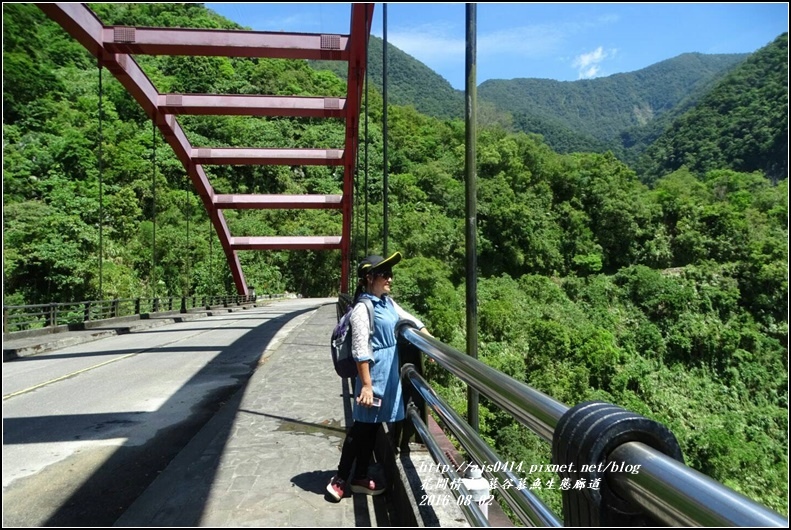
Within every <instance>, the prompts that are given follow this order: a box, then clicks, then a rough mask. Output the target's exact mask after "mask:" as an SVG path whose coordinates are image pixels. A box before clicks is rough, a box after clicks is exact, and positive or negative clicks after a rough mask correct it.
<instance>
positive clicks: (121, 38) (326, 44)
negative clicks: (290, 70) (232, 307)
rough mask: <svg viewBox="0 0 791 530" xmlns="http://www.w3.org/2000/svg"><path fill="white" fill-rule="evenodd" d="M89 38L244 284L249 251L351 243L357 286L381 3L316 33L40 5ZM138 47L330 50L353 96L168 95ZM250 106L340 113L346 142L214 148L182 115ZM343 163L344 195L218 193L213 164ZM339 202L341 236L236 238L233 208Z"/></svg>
mask: <svg viewBox="0 0 791 530" xmlns="http://www.w3.org/2000/svg"><path fill="white" fill-rule="evenodd" d="M36 5H37V6H38V7H39V9H41V10H42V11H43V12H44V13H45V14H46V15H47V16H48V17H49V18H51V19H52V20H54V21H55V22H57V23H58V24H60V26H61V27H62V28H63V29H64V30H66V32H67V33H68V34H69V35H71V36H72V37H73V38H75V39H76V40H77V41H78V42H80V43H81V44H82V45H83V46H84V47H85V48H86V49H87V50H88V51H89V52H90V53H91V54H93V56H94V57H96V58H97V61H98V63H99V65H100V66H101V67H106V68H107V69H108V70H109V71H110V73H112V74H113V75H114V76H115V77H116V79H118V80H119V81H120V82H121V84H122V85H123V86H124V88H125V89H126V90H127V91H128V92H129V93H130V94H131V95H132V97H134V98H135V100H136V101H137V102H138V104H140V106H141V107H142V108H143V110H144V111H145V112H146V114H147V115H148V116H149V117H150V118H151V119H152V120H153V121H154V123H155V124H156V126H157V128H158V129H159V131H160V132H161V134H162V135H163V137H164V138H165V140H166V141H167V142H168V144H169V145H170V147H171V148H172V149H173V151H174V153H175V154H176V156H177V157H178V159H179V160H180V161H181V163H182V164H183V166H184V168H185V169H186V171H187V174H188V175H189V177H190V180H191V181H192V183H193V185H194V186H195V189H196V191H197V192H198V195H199V196H200V198H201V200H202V201H203V205H204V207H205V208H206V211H207V213H208V214H209V218H210V219H211V222H212V225H213V226H214V230H215V231H216V232H217V235H218V238H219V240H220V244H221V245H222V248H223V251H224V253H225V257H226V260H227V261H228V265H229V267H230V269H231V274H232V276H233V280H234V284H235V285H236V289H237V291H238V292H239V293H240V294H244V295H247V294H249V293H248V287H247V282H246V281H245V277H244V272H243V271H242V267H241V263H240V261H239V257H238V254H237V251H239V250H336V249H340V250H341V285H340V292H347V289H348V285H349V271H350V267H351V227H352V205H353V191H354V185H353V180H354V170H355V161H356V157H357V140H358V136H359V118H360V103H361V98H362V89H363V82H364V80H365V70H366V67H367V65H366V45H367V43H368V38H369V36H370V32H371V22H372V20H373V12H374V4H372V3H371V4H352V5H351V22H350V25H349V33H348V34H343V35H338V34H310V33H283V32H261V31H240V30H217V29H206V30H203V29H183V28H149V27H145V28H141V27H131V26H105V25H104V24H102V22H101V21H100V20H99V18H98V17H97V16H96V15H95V14H94V13H93V11H91V10H90V9H89V8H88V7H87V5H86V4H72V3H53V4H47V3H39V4H36ZM133 54H135V55H182V56H193V57H194V56H224V57H249V58H254V57H258V58H261V57H266V58H281V59H322V60H335V61H345V62H347V63H348V77H347V90H346V97H345V98H338V97H302V96H294V97H284V96H268V95H228V94H161V93H159V92H158V90H157V89H156V87H155V86H154V85H153V83H152V82H151V80H150V79H149V78H148V77H147V76H146V74H145V73H144V72H143V70H142V69H141V68H140V66H139V65H138V64H137V62H136V61H135V60H134V57H133ZM179 114H187V115H248V116H278V117H316V118H336V119H342V120H344V122H345V130H346V134H345V141H344V145H343V146H338V148H336V149H268V148H249V147H229V148H205V147H195V146H193V145H191V144H190V142H189V141H188V139H187V136H186V134H185V132H184V130H183V129H182V128H181V126H180V125H179V123H178V120H177V115H179ZM208 164H211V165H223V164H224V165H290V166H292V165H324V166H343V190H342V195H263V194H245V195H242V194H232V195H226V194H218V193H215V191H214V189H213V187H212V185H211V183H210V182H209V179H208V178H207V175H206V173H205V171H204V170H203V165H208ZM271 208H288V209H314V208H324V209H336V210H338V209H339V210H341V211H342V215H343V221H342V233H341V235H329V236H326V235H325V236H299V237H297V236H283V237H271V236H270V237H234V236H233V235H232V234H231V233H230V231H229V229H228V224H227V223H226V220H225V216H224V215H223V210H224V209H271Z"/></svg>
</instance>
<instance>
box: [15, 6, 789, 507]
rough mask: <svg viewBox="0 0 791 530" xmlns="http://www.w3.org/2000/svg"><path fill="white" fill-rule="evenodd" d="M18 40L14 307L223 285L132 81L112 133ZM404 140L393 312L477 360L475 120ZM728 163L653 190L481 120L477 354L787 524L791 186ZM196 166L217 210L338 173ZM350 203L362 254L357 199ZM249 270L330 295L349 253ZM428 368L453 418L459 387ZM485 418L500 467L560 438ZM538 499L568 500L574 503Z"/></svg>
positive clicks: (19, 13) (82, 81) (285, 229)
mask: <svg viewBox="0 0 791 530" xmlns="http://www.w3.org/2000/svg"><path fill="white" fill-rule="evenodd" d="M91 6H92V8H93V9H95V10H96V12H97V13H98V15H99V17H100V18H101V19H102V20H103V21H104V22H105V23H106V24H139V25H145V26H162V25H170V26H183V27H235V26H234V25H233V24H232V23H230V22H228V21H226V20H223V19H221V18H220V17H217V16H216V15H214V14H213V13H211V12H209V11H207V10H205V9H204V8H202V7H201V6H200V4H176V3H174V4H91ZM3 38H4V48H3V54H4V57H3V59H4V67H3V68H4V72H3V75H4V92H3V101H4V114H3V135H4V147H3V155H4V157H3V174H4V179H3V186H4V195H3V210H4V219H3V222H4V225H3V235H4V249H3V250H4V252H3V268H4V304H21V303H48V302H56V301H76V300H90V299H97V298H99V297H102V298H105V299H108V298H115V297H119V298H127V297H136V296H151V295H152V294H157V295H159V296H169V295H181V294H198V295H202V294H220V292H222V291H223V290H226V291H227V292H230V289H231V287H232V282H231V280H230V273H229V271H228V267H227V265H226V263H225V258H224V256H223V255H222V252H221V251H220V249H219V245H218V244H217V242H216V237H215V236H214V234H213V233H212V231H211V227H210V224H209V223H208V220H207V218H206V213H205V211H204V210H203V208H202V206H201V204H200V202H199V201H198V199H197V198H196V197H195V193H194V190H193V189H192V187H191V184H190V183H189V179H188V178H187V176H186V175H185V174H184V169H183V167H182V166H181V164H180V163H179V162H178V160H177V159H176V158H175V156H174V155H173V153H172V152H170V150H169V148H168V147H167V144H166V143H165V142H164V141H163V139H162V138H161V137H158V134H157V133H155V130H156V129H155V127H153V125H152V123H151V121H150V119H148V118H147V117H146V116H145V114H144V113H143V112H142V111H141V110H140V109H139V108H138V106H137V104H136V103H135V102H134V100H133V99H132V98H131V97H130V96H129V95H127V94H126V92H125V91H124V89H123V87H121V85H120V84H119V83H118V82H117V81H116V80H115V79H114V78H113V77H112V75H110V74H109V73H108V72H106V71H105V72H104V73H103V77H102V87H103V88H102V93H101V94H102V97H101V105H102V107H101V108H102V114H101V122H100V119H99V118H100V114H99V110H98V109H99V103H100V91H99V71H98V68H97V66H96V61H95V60H94V59H93V58H92V57H91V56H90V55H89V54H88V53H87V52H86V51H85V50H83V49H82V47H81V46H80V45H79V44H78V43H76V42H74V41H73V40H72V39H71V38H70V37H68V36H67V35H66V34H65V32H63V30H62V29H61V28H60V27H59V26H57V25H56V24H54V23H52V22H50V21H49V20H48V19H47V18H46V17H45V16H44V15H43V14H42V13H41V12H40V11H39V10H38V8H36V7H35V6H33V5H32V4H4V5H3ZM138 60H139V62H140V63H141V65H142V67H143V68H144V70H145V71H146V72H147V74H148V76H149V77H150V78H151V79H152V81H153V82H154V83H155V84H156V86H157V88H158V89H159V91H160V92H209V93H211V92H226V93H251V94H306V95H343V94H345V88H346V87H345V83H344V81H343V80H341V79H339V78H338V76H337V75H335V73H333V72H331V71H329V70H315V69H313V68H311V67H310V66H309V65H308V64H307V63H306V62H303V61H284V60H264V59H262V60H251V59H227V58H184V57H181V58H179V57H140V58H138ZM761 64H764V63H761ZM765 64H769V63H765ZM772 64H773V63H772ZM755 68H760V67H759V66H755ZM755 75H756V76H759V77H765V76H768V75H769V74H768V73H758V70H756V74H755ZM754 97H755V98H756V99H760V98H763V97H764V93H763V92H761V91H758V92H756V93H755V94H754ZM369 99H370V100H369V101H368V102H367V110H368V112H367V114H368V119H369V124H368V131H369V132H368V137H367V138H363V140H364V143H363V145H362V146H361V154H362V153H363V152H367V155H368V158H369V160H370V164H369V175H368V178H367V181H368V185H369V188H368V196H369V204H368V207H369V215H368V218H369V221H370V222H369V227H368V231H369V233H370V240H371V242H372V248H371V251H374V252H380V251H381V247H380V241H381V240H382V226H383V219H382V173H383V172H382V168H383V161H382V145H383V138H382V127H381V120H382V114H383V113H382V97H381V93H380V92H379V91H378V90H376V88H375V87H371V89H370V97H369ZM728 101H729V104H730V105H733V107H732V108H731V109H729V110H727V111H726V110H725V109H723V111H722V112H723V113H724V114H725V115H728V116H733V117H736V116H738V117H739V119H740V120H747V119H748V116H749V113H746V112H745V110H744V109H743V108H742V107H741V106H740V105H743V104H744V101H742V100H740V99H737V98H734V99H729V100H728ZM750 101H752V100H750ZM775 103H776V102H773V101H766V102H765V103H764V105H766V106H767V107H770V106H773V105H775ZM751 108H752V107H751ZM757 108H763V107H757ZM773 112H774V111H773ZM187 118H190V119H187ZM756 120H759V118H756ZM179 121H180V123H181V124H182V126H183V127H184V129H185V131H186V134H187V135H188V137H189V138H190V141H191V142H192V143H193V144H194V145H202V146H215V147H221V146H251V147H257V146H260V147H280V146H282V147H301V146H308V145H310V146H322V145H326V146H327V147H328V148H329V147H334V146H338V145H342V144H343V127H342V126H341V125H340V124H339V123H336V122H334V121H332V120H325V121H321V120H315V119H282V118H278V119H267V118H252V117H240V116H231V117H194V116H193V117H186V116H181V117H179ZM749 123H763V122H761V121H755V122H753V121H750V122H749ZM774 123H775V122H774V121H770V122H769V124H768V125H767V126H768V127H773V126H774V125H773V124H774ZM100 128H101V131H102V132H101V139H102V143H101V145H102V149H101V151H100V149H99V145H100V142H99V140H100ZM361 130H363V125H362V124H361ZM772 134H775V135H776V134H782V131H779V130H778V131H772ZM785 134H787V125H786V133H785ZM388 135H389V138H388V151H389V183H390V190H389V201H390V210H389V228H390V233H389V248H390V250H400V251H401V252H402V253H403V254H404V256H405V260H404V261H403V262H402V263H401V264H399V266H398V268H397V271H396V278H395V283H394V292H395V296H396V297H397V299H398V300H399V301H400V302H402V303H403V304H404V305H405V306H406V307H408V308H410V309H411V310H413V311H415V312H416V313H417V314H419V315H420V316H421V317H422V318H423V319H424V320H425V322H426V323H427V325H428V327H429V329H430V330H431V332H432V333H433V334H434V335H435V336H436V337H437V338H438V339H440V340H442V341H444V342H446V343H449V344H451V345H453V346H455V347H456V348H458V349H460V350H462V351H463V350H464V349H465V329H464V326H465V314H466V313H465V308H464V301H465V293H464V289H465V287H464V285H465V271H464V264H465V259H464V252H465V241H464V223H465V194H464V138H465V131H464V123H463V122H462V121H461V120H458V119H456V120H445V119H440V118H436V117H430V116H427V115H425V114H423V113H421V112H419V111H417V110H415V108H413V107H412V106H400V105H392V106H391V107H389V109H388ZM768 137H770V138H774V137H775V136H772V135H769V136H768ZM100 152H101V153H102V158H101V160H100V159H99V153H100ZM729 154H731V153H730V152H727V151H726V152H723V157H724V158H722V159H707V164H708V165H706V166H701V167H700V168H697V167H696V166H694V165H693V164H692V162H693V160H692V158H691V159H690V160H689V161H688V162H687V165H686V166H685V167H679V168H678V169H672V170H670V169H668V170H661V169H659V171H660V174H658V175H657V177H656V180H655V182H654V183H653V185H652V186H651V187H650V188H649V187H648V186H646V185H645V184H643V183H641V182H640V180H639V179H638V176H637V173H636V172H635V171H634V170H633V169H631V168H630V167H629V166H627V165H626V164H624V163H623V162H622V161H620V160H618V159H617V158H616V156H614V155H613V154H611V153H605V154H601V153H592V152H578V153H573V154H565V153H558V152H557V151H556V150H553V149H552V148H551V147H550V146H549V145H548V144H547V143H546V142H545V141H544V140H543V139H542V138H541V137H540V136H538V135H528V134H524V133H514V132H510V131H508V130H506V129H504V128H503V127H500V126H498V125H489V126H481V127H480V128H479V135H478V139H477V157H478V213H477V220H478V248H479V255H478V263H479V266H480V271H479V285H478V290H479V291H478V300H479V307H478V314H479V355H480V358H481V360H483V361H484V362H486V363H488V364H490V365H492V366H494V367H495V368H497V369H499V370H502V371H504V372H506V373H508V374H509V375H511V376H513V377H515V378H517V379H519V380H521V381H525V382H527V383H528V384H530V385H532V386H534V387H535V388H537V389H540V390H541V391H543V392H545V393H547V394H549V395H551V396H552V397H554V398H556V399H558V400H560V401H562V402H564V403H567V404H576V403H579V402H581V401H584V400H587V399H602V400H606V401H610V402H612V403H615V404H618V405H621V406H623V407H626V408H628V409H631V410H634V411H636V412H639V413H641V414H644V415H646V416H648V417H650V418H654V419H656V420H658V421H660V422H663V423H665V424H666V425H667V426H668V427H669V428H670V429H671V430H672V431H673V432H674V433H675V435H676V436H677V437H678V439H679V442H680V444H681V446H682V449H683V452H684V456H685V460H686V462H687V463H688V464H689V465H691V466H692V467H694V468H696V469H698V470H700V471H702V472H704V473H706V474H708V475H710V476H712V477H713V478H715V479H716V480H719V481H721V482H723V483H724V484H726V485H728V486H730V487H732V488H734V489H736V490H737V491H740V492H742V493H744V494H745V495H747V496H749V497H751V498H753V499H756V500H758V501H759V502H762V503H764V504H766V505H768V506H770V507H771V508H773V509H775V510H777V511H779V512H780V513H782V514H784V515H786V516H787V515H788V504H787V503H788V350H787V347H788V187H787V179H786V178H781V179H779V180H777V181H776V182H774V181H772V180H771V179H769V178H767V176H766V175H765V174H764V173H763V172H761V171H749V172H739V171H735V170H734V169H733V167H735V166H733V165H732V164H733V163H734V161H735V160H736V158H733V159H729V158H728V155H729ZM733 155H734V156H735V157H736V156H741V155H740V154H739V153H733ZM690 156H691V155H690ZM693 158H694V157H693ZM717 160H722V162H721V165H717V164H716V163H715V162H716V161H717ZM100 162H101V163H100ZM693 167H694V168H695V170H694V171H693V170H692V169H691V168H693ZM205 169H206V172H207V175H208V178H209V181H210V182H211V183H212V185H213V186H214V187H215V188H216V189H217V191H218V192H225V193H231V192H233V193H248V192H249V193H293V194H304V193H339V192H340V188H341V180H342V175H341V174H340V172H338V171H333V168H326V167H319V166H310V167H307V166H306V167H282V168H281V167H255V166H249V167H248V166H244V167H211V166H207V167H206V168H205ZM100 175H101V179H102V186H103V194H102V195H100V192H99V177H100ZM363 182H364V179H363V177H362V175H361V176H360V178H359V181H358V186H362V183H363ZM360 196H362V194H360ZM355 211H356V214H357V222H356V223H355V227H354V237H355V243H357V244H358V245H357V246H356V248H357V249H358V255H356V256H355V259H356V258H360V257H362V256H361V255H360V254H361V253H362V250H361V245H360V244H359V243H360V241H361V230H362V228H363V227H362V221H363V219H364V218H363V212H364V203H362V202H358V204H357V206H356V210H355ZM226 216H227V219H228V225H229V228H230V231H231V233H232V234H234V235H248V234H255V235H265V234H266V235H314V234H338V233H340V232H341V230H340V228H341V226H340V225H341V218H340V215H339V214H338V213H337V212H324V211H316V210H310V211H300V212H298V211H290V210H273V211H256V210H240V211H227V212H226ZM100 227H103V230H104V233H103V234H104V235H103V241H104V242H103V245H104V256H105V257H104V273H103V274H104V278H103V286H104V287H103V289H104V290H103V292H101V293H100V291H99V284H100V280H99V266H98V257H99V248H100V247H99V244H100V238H99V229H100ZM154 229H155V232H156V237H154ZM152 253H153V256H152ZM239 255H240V260H241V262H242V267H243V270H244V272H245V275H246V277H247V279H248V281H249V283H251V284H252V285H254V286H255V287H256V290H257V292H258V293H270V292H272V293H274V292H282V291H284V290H289V291H293V292H298V293H300V294H302V295H304V296H332V295H336V294H337V286H338V284H339V277H340V255H339V253H338V252H312V251H294V252H254V251H245V252H240V253H239ZM429 370H431V371H432V373H430V376H431V379H432V381H433V382H434V384H436V385H437V386H438V388H439V389H440V391H441V392H442V394H443V395H444V396H445V397H446V398H447V399H448V400H449V401H451V402H452V403H453V404H454V406H456V408H457V410H459V411H460V412H461V413H462V414H463V413H464V411H466V405H465V404H464V399H465V389H464V387H463V386H462V385H461V384H460V383H459V382H458V381H457V380H455V378H453V377H451V376H449V375H448V374H446V373H442V371H441V370H440V369H439V368H438V367H437V366H429ZM480 414H481V430H482V434H483V436H484V437H485V438H486V439H487V440H488V441H489V442H491V443H492V444H493V446H495V447H496V448H497V450H498V452H499V453H500V454H501V455H502V456H503V458H504V459H506V460H514V461H524V462H525V463H538V462H549V448H548V446H547V444H545V443H543V442H541V441H540V440H538V439H537V438H536V437H535V436H533V435H531V434H530V433H529V432H528V431H527V429H526V428H524V427H522V426H520V425H519V424H517V423H516V422H515V421H514V420H512V419H511V418H510V417H509V416H508V415H507V414H504V413H502V412H500V411H498V410H497V407H494V406H492V405H491V404H490V403H488V402H487V401H486V400H485V399H482V402H481V413H480ZM546 478H548V477H546ZM536 493H537V494H539V495H541V496H542V497H544V498H545V499H546V500H547V501H548V502H549V503H550V505H551V506H553V507H555V508H557V507H558V506H559V502H560V501H559V491H557V490H546V489H545V490H543V491H538V492H536Z"/></svg>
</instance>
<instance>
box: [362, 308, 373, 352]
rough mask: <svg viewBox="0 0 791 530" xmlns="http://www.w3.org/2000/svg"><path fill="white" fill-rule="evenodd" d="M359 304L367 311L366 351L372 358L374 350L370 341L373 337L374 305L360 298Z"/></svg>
mask: <svg viewBox="0 0 791 530" xmlns="http://www.w3.org/2000/svg"><path fill="white" fill-rule="evenodd" d="M360 302H362V303H363V305H365V307H366V309H368V351H369V352H370V353H371V358H373V356H374V350H373V348H372V347H371V339H372V338H373V336H374V304H373V303H372V302H371V300H370V299H369V298H365V297H363V298H360Z"/></svg>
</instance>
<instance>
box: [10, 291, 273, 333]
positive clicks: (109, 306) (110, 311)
mask: <svg viewBox="0 0 791 530" xmlns="http://www.w3.org/2000/svg"><path fill="white" fill-rule="evenodd" d="M284 296H285V295H258V296H255V295H224V296H181V297H176V296H171V297H163V298H158V297H157V298H119V299H114V300H89V301H83V302H62V303H51V304H32V305H4V306H3V334H4V335H5V334H7V333H15V332H26V331H27V332H31V333H36V332H38V333H54V332H56V331H58V330H60V329H62V328H63V327H69V326H72V327H73V326H79V325H83V326H84V325H85V324H87V323H89V322H93V321H97V320H108V319H116V318H122V317H134V316H137V317H140V316H142V315H148V314H152V313H166V312H172V311H178V312H180V313H187V312H189V311H192V310H198V309H211V308H216V307H231V306H237V305H242V304H247V303H253V302H255V301H256V300H258V299H262V298H281V297H284Z"/></svg>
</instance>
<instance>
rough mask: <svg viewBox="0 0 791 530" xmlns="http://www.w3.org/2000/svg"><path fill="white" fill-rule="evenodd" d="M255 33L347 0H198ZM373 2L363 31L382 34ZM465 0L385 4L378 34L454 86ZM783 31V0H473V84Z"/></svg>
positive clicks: (575, 71) (315, 24)
mask: <svg viewBox="0 0 791 530" xmlns="http://www.w3.org/2000/svg"><path fill="white" fill-rule="evenodd" d="M204 5H205V6H206V7H207V8H209V9H211V10H213V11H215V12H216V13H218V14H220V15H222V16H224V17H225V18H228V19H230V20H232V21H234V22H236V23H238V24H240V25H241V26H244V27H246V28H249V29H253V30H256V31H286V32H303V33H348V32H349V21H350V14H351V9H350V5H351V4H348V3H342V4H332V3H324V4H309V3H246V4H214V3H206V4H204ZM382 6H383V4H375V7H374V20H373V28H372V33H373V34H374V35H376V36H378V37H382V34H383V32H382V30H383V26H382V13H383V8H382ZM465 12H466V9H465V4H456V3H451V4H422V3H388V4H387V41H388V42H389V43H391V44H393V45H395V46H397V47H398V48H399V49H401V50H403V51H405V52H406V53H408V54H409V55H411V56H413V57H415V58H416V59H418V60H419V61H421V62H423V63H424V64H426V65H427V66H428V67H429V68H431V69H432V70H434V71H435V72H437V73H438V74H439V75H441V76H442V77H444V78H445V79H447V80H448V81H449V82H450V83H451V85H453V87H454V88H457V89H460V90H463V89H464V72H465V64H464V56H465V31H466V30H465ZM787 31H788V4H787V3H786V2H782V3H781V2H776V3H708V4H703V3H633V4H629V3H626V4H610V3H546V4H536V3H513V4H500V3H482V4H478V5H477V82H478V84H480V83H482V82H483V81H486V80H487V79H513V78H518V77H537V78H544V79H555V80H558V81H575V80H578V79H591V78H595V77H606V76H609V75H612V74H617V73H622V72H633V71H635V70H640V69H642V68H645V67H647V66H650V65H652V64H655V63H657V62H660V61H663V60H665V59H671V58H673V57H676V56H678V55H680V54H682V53H687V52H700V53H706V54H714V53H750V52H754V51H756V50H758V49H759V48H761V47H763V46H766V45H767V44H769V43H770V42H772V41H773V40H774V39H775V38H776V37H777V36H778V35H780V34H781V33H783V32H787Z"/></svg>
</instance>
